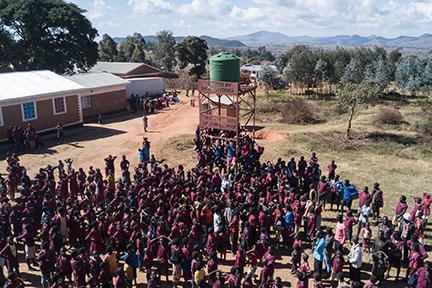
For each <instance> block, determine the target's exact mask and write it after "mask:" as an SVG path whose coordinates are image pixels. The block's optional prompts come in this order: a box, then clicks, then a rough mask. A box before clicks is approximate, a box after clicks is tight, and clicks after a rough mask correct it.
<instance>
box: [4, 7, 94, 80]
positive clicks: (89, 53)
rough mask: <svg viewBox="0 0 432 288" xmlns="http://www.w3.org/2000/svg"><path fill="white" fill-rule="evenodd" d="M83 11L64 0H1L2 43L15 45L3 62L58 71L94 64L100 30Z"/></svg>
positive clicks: (22, 67)
mask: <svg viewBox="0 0 432 288" xmlns="http://www.w3.org/2000/svg"><path fill="white" fill-rule="evenodd" d="M84 12H85V11H84V10H82V9H80V8H78V6H76V5H75V4H72V3H67V2H65V1H63V0H32V1H29V0H2V1H0V27H2V32H1V33H0V37H1V40H0V43H3V42H4V41H6V42H9V44H11V45H12V47H11V50H10V55H7V58H6V59H1V61H2V63H1V64H0V66H3V67H5V66H6V67H13V69H14V70H32V69H49V70H53V71H55V72H58V73H65V72H72V71H73V70H75V69H79V70H86V69H88V68H89V67H91V66H93V65H94V64H95V63H96V60H97V53H98V51H97V43H96V42H95V41H94V39H95V37H96V36H97V30H96V29H94V28H93V27H92V25H91V23H90V21H89V20H88V19H87V18H86V17H85V16H84ZM0 45H3V44H0ZM0 58H2V57H0Z"/></svg>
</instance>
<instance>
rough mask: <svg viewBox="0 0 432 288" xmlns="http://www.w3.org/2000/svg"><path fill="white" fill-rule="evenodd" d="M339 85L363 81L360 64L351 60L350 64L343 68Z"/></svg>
mask: <svg viewBox="0 0 432 288" xmlns="http://www.w3.org/2000/svg"><path fill="white" fill-rule="evenodd" d="M340 81H341V83H357V84H358V83H360V82H362V81H363V70H362V67H361V63H360V62H359V61H358V60H357V59H355V58H352V59H351V61H350V63H349V64H348V65H347V66H346V67H345V69H344V72H343V75H342V78H341V80H340Z"/></svg>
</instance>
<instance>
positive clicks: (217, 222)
mask: <svg viewBox="0 0 432 288" xmlns="http://www.w3.org/2000/svg"><path fill="white" fill-rule="evenodd" d="M213 231H214V232H220V231H222V216H221V215H220V214H218V213H214V214H213Z"/></svg>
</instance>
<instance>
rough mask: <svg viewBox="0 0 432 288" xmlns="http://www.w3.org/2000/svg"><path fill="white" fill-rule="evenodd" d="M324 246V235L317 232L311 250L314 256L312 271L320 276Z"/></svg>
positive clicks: (320, 231)
mask: <svg viewBox="0 0 432 288" xmlns="http://www.w3.org/2000/svg"><path fill="white" fill-rule="evenodd" d="M325 246H326V241H325V238H324V233H323V232H322V230H319V231H318V234H317V239H316V241H315V246H314V249H313V256H314V271H315V272H318V273H319V274H320V275H321V274H322V262H323V260H324V248H325Z"/></svg>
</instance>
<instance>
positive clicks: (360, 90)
mask: <svg viewBox="0 0 432 288" xmlns="http://www.w3.org/2000/svg"><path fill="white" fill-rule="evenodd" d="M336 99H337V101H338V104H339V106H341V107H343V108H346V109H348V111H349V118H348V127H347V132H346V136H347V138H348V139H350V138H351V126H352V119H353V117H354V114H355V112H356V109H357V108H358V107H360V106H367V105H374V104H376V103H377V101H378V99H379V87H378V86H377V85H376V83H375V82H373V81H362V82H360V83H353V82H348V83H345V84H342V85H341V87H340V89H339V90H338V92H337V94H336Z"/></svg>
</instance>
